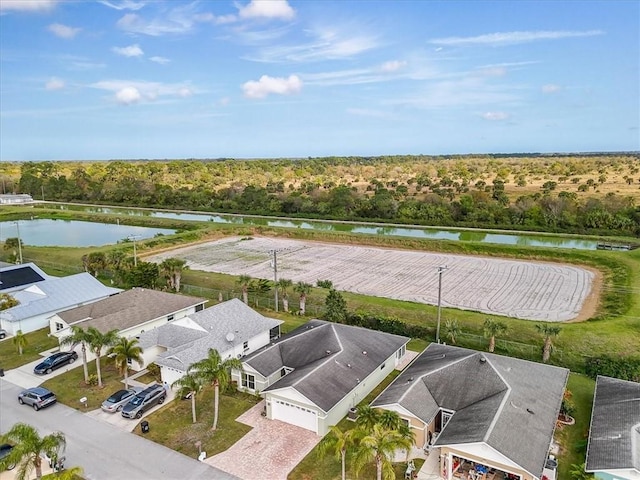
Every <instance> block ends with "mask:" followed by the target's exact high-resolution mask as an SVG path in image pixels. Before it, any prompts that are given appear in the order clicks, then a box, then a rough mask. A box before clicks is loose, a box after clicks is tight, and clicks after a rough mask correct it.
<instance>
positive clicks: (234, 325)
mask: <svg viewBox="0 0 640 480" xmlns="http://www.w3.org/2000/svg"><path fill="white" fill-rule="evenodd" d="M282 323H284V322H282V320H276V319H274V318H268V317H264V316H262V315H260V314H259V313H258V312H256V311H255V310H253V309H252V308H250V307H248V306H247V305H245V304H244V303H243V302H242V301H240V300H238V299H237V298H235V299H232V300H229V301H227V302H223V303H219V304H218V305H214V306H212V307H209V308H207V309H205V310H202V311H200V312H197V313H193V314H191V315H189V316H187V317H184V318H181V319H180V320H176V321H174V322H171V323H170V324H167V325H163V326H161V327H158V328H156V329H153V330H151V331H147V332H144V333H143V334H142V335H141V336H140V345H141V346H142V347H143V348H144V353H143V356H144V357H145V363H146V364H149V363H150V362H155V363H156V364H157V365H159V366H160V372H161V374H162V380H163V381H164V382H167V383H168V384H169V385H171V384H173V382H175V381H176V380H178V379H179V378H181V377H182V376H183V375H185V373H186V372H187V369H188V368H189V366H191V365H192V364H193V363H195V362H197V361H199V360H202V359H204V358H207V355H208V353H209V349H211V348H213V349H215V350H217V351H218V353H219V354H220V356H221V357H222V359H223V360H224V359H227V358H232V357H233V358H242V357H244V356H245V355H248V354H250V353H251V352H254V351H256V350H258V349H260V348H261V347H263V346H265V345H268V344H269V342H270V341H271V340H272V339H275V338H277V337H279V336H280V325H281V324H282Z"/></svg>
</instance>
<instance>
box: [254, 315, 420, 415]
mask: <svg viewBox="0 0 640 480" xmlns="http://www.w3.org/2000/svg"><path fill="white" fill-rule="evenodd" d="M408 341H409V339H408V338H407V337H401V336H399V335H392V334H389V333H383V332H378V331H374V330H369V329H366V328H361V327H352V326H349V325H342V324H337V323H330V322H325V321H323V320H312V321H310V322H308V323H306V324H304V325H302V326H301V327H299V328H297V329H296V330H294V331H293V332H291V333H290V334H288V335H286V336H283V337H282V338H281V339H280V340H279V341H277V342H275V343H274V344H272V345H269V346H267V347H265V348H264V349H263V350H261V351H258V352H256V353H254V354H253V355H250V356H248V357H247V358H246V359H245V363H246V364H248V365H250V366H251V367H252V368H254V369H256V370H257V371H258V372H260V373H261V374H262V375H264V376H267V375H270V374H272V373H275V372H276V371H278V370H280V369H281V368H283V367H289V368H293V369H294V370H293V371H292V372H290V373H288V374H287V375H285V376H284V377H282V378H281V379H280V380H278V381H277V382H275V383H274V384H272V385H271V386H269V387H268V388H266V389H265V390H264V391H265V392H266V391H272V390H277V389H281V388H286V387H293V388H294V389H295V390H297V391H298V392H300V393H301V394H302V395H304V396H305V397H306V398H307V399H309V400H310V401H312V402H313V403H314V404H315V405H317V406H318V407H320V408H321V409H322V410H323V411H325V412H328V411H329V410H331V409H332V408H333V407H334V406H335V405H336V404H337V403H338V402H339V401H340V400H342V399H343V398H344V396H345V395H347V394H348V393H349V392H350V391H352V390H353V389H354V388H355V387H356V386H357V385H358V383H359V382H360V381H361V380H364V379H365V378H366V377H367V376H369V375H370V374H371V373H372V372H373V371H374V370H376V369H377V368H380V366H381V365H382V364H383V363H384V362H385V361H386V360H387V359H388V358H389V357H390V356H392V355H393V354H394V353H395V352H396V351H397V350H398V349H399V348H400V347H402V345H405V344H406V343H407V342H408ZM365 352H366V353H365Z"/></svg>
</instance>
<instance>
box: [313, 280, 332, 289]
mask: <svg viewBox="0 0 640 480" xmlns="http://www.w3.org/2000/svg"><path fill="white" fill-rule="evenodd" d="M316 286H317V287H318V288H328V289H329V290H331V289H332V288H333V282H332V281H331V280H318V281H317V282H316Z"/></svg>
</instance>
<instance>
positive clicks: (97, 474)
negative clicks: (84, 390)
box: [0, 379, 237, 480]
mask: <svg viewBox="0 0 640 480" xmlns="http://www.w3.org/2000/svg"><path fill="white" fill-rule="evenodd" d="M21 390H22V388H21V387H18V386H16V385H14V384H12V383H10V382H8V381H6V380H4V379H0V432H2V433H4V432H6V431H7V430H9V429H10V428H11V426H12V425H13V424H14V423H16V422H24V423H28V424H29V425H33V426H34V427H36V428H37V429H38V431H39V432H40V435H47V434H49V433H51V432H53V431H60V432H63V433H64V434H65V436H66V439H67V449H66V452H65V456H66V458H67V461H66V462H65V465H66V466H67V467H73V466H80V467H82V468H83V469H84V475H83V476H84V478H86V479H88V480H118V479H127V480H165V479H166V480H173V479H176V480H186V479H216V480H217V479H220V480H232V479H236V478H237V477H234V476H233V475H230V474H228V473H225V472H223V471H221V470H218V469H216V468H213V467H211V466H209V465H207V464H206V463H203V462H198V461H197V460H195V459H192V458H189V457H187V456H185V455H182V454H181V453H178V452H175V451H173V450H170V449H168V448H166V447H163V446H162V445H159V444H157V443H154V442H152V441H150V440H147V439H145V438H142V437H140V436H138V435H134V434H131V433H128V432H125V431H123V430H121V429H118V428H116V427H114V426H113V425H110V424H108V423H104V422H101V421H99V420H96V419H95V418H92V417H90V416H89V415H84V414H82V413H80V412H78V411H76V410H73V409H71V408H69V407H67V406H65V405H62V404H55V405H53V406H51V407H47V408H45V409H43V410H40V411H38V412H36V411H34V410H33V409H32V408H30V407H27V406H26V405H20V404H19V403H18V400H17V398H18V393H19V392H20V391H21ZM151 428H153V425H151Z"/></svg>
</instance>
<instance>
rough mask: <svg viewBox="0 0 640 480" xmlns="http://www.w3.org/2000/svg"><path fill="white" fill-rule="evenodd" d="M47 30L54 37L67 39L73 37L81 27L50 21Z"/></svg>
mask: <svg viewBox="0 0 640 480" xmlns="http://www.w3.org/2000/svg"><path fill="white" fill-rule="evenodd" d="M47 30H49V31H50V32H51V33H53V34H54V35H55V36H56V37H60V38H67V39H69V38H73V37H75V36H76V35H77V34H78V32H79V31H80V30H82V29H81V28H74V27H68V26H67V25H62V24H61V23H52V24H51V25H49V26H48V27H47Z"/></svg>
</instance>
